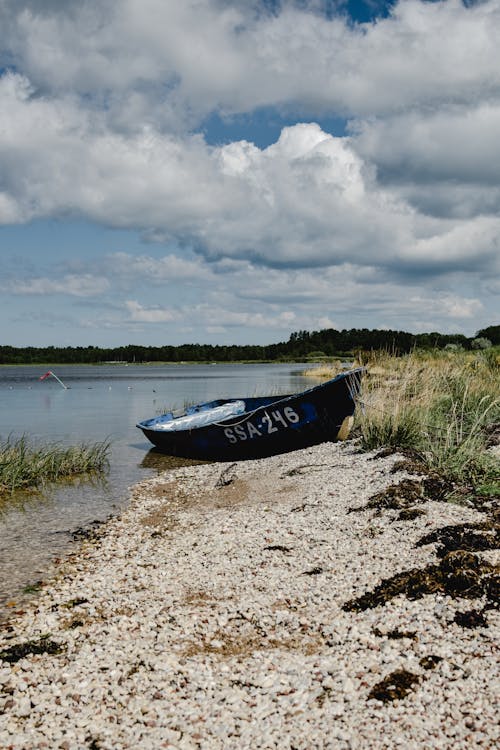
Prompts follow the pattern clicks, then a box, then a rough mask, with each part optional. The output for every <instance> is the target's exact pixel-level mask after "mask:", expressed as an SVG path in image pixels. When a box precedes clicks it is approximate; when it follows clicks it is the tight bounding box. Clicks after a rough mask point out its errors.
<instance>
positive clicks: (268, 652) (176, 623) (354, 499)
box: [0, 441, 500, 750]
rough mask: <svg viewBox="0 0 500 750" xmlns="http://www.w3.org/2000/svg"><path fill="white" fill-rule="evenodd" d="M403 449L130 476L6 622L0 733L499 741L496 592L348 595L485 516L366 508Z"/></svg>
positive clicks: (69, 745)
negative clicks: (91, 532)
mask: <svg viewBox="0 0 500 750" xmlns="http://www.w3.org/2000/svg"><path fill="white" fill-rule="evenodd" d="M400 458H401V457H398V456H397V455H392V456H386V457H382V458H380V457H376V456H375V454H374V453H359V452H358V451H357V450H356V444H355V442H353V441H349V442H346V443H325V444H323V445H320V446H316V447H313V448H310V449H305V450H301V451H295V452H293V453H289V454H285V455H281V456H274V457H271V458H266V459H260V460H256V461H248V462H239V463H235V464H223V463H213V464H205V465H191V466H185V467H182V468H178V469H176V470H174V471H171V472H168V473H165V474H162V475H159V476H158V477H155V478H153V479H149V480H147V481H145V482H142V483H140V484H138V485H136V486H135V487H133V488H132V490H131V500H130V505H129V507H128V508H127V509H126V510H125V511H124V512H123V513H122V514H121V515H120V516H119V517H116V518H112V519H111V520H110V521H108V522H107V523H106V524H105V525H104V526H103V527H101V528H100V529H99V531H98V533H97V534H96V536H95V538H93V537H92V536H91V537H90V538H89V539H87V540H86V541H84V542H83V543H82V545H81V547H79V548H78V550H77V551H76V552H75V553H74V554H72V555H71V556H70V557H68V559H66V560H64V561H62V562H61V563H60V564H59V566H58V568H57V570H56V572H55V574H54V576H53V578H51V580H49V581H47V582H45V584H44V586H43V587H42V590H41V591H40V593H39V594H37V596H36V597H34V598H33V599H31V600H30V601H29V602H28V603H27V605H26V606H25V607H24V609H23V611H17V612H15V613H13V614H12V616H11V617H10V618H9V620H8V621H6V622H3V623H0V748H1V749H2V750H7V749H9V750H28V749H29V750H31V749H32V748H33V749H35V748H37V749H38V748H40V749H41V748H48V749H49V750H53V749H55V748H60V749H61V750H80V749H82V750H83V749H84V748H91V749H92V750H96V749H98V748H102V749H103V750H104V749H105V750H122V749H123V750H125V749H128V748H135V749H141V750H149V749H150V748H151V749H154V750H156V748H179V750H183V749H186V750H188V749H191V748H193V749H195V748H201V749H204V748H207V749H211V748H214V750H215V749H219V748H220V749H224V750H226V749H227V750H230V749H233V748H234V749H235V750H236V749H238V750H243V749H247V748H248V749H250V748H251V749H252V750H257V749H262V750H263V749H264V748H265V749H266V750H267V749H274V748H279V749H283V750H314V749H315V748H318V749H326V748H331V749H332V750H337V749H338V750H344V749H347V748H351V749H358V748H359V749H360V750H361V749H363V750H365V749H367V748H376V749H379V748H380V749H382V748H387V749H389V748H415V749H416V748H418V749H419V750H420V749H421V748H454V750H462V749H463V750H466V749H467V750H469V749H470V748H493V747H497V746H498V745H499V743H500V731H499V726H498V716H499V715H500V711H499V696H500V690H499V662H498V634H499V615H498V610H497V609H495V608H493V607H492V608H489V609H487V611H486V610H485V614H484V616H483V619H482V620H481V619H480V620H478V622H476V623H475V626H474V627H470V626H464V625H463V624H458V622H457V614H458V615H460V613H467V612H469V611H470V610H471V608H474V609H475V610H480V609H481V606H482V605H484V601H481V600H477V599H473V600H471V598H461V597H451V596H448V595H446V594H443V593H442V592H439V591H437V592H435V593H427V594H426V595H424V596H421V597H419V598H410V597H409V596H406V595H404V594H399V595H397V596H393V597H391V598H388V600H387V601H385V602H384V603H381V604H378V605H377V606H370V607H367V608H364V609H363V608H356V607H353V606H347V605H348V604H349V603H352V602H353V601H356V598H357V597H361V596H363V595H364V594H366V593H367V592H370V591H373V590H374V589H375V587H377V586H378V585H379V584H380V583H381V582H382V581H384V580H386V579H388V578H390V577H393V576H396V575H397V574H400V573H404V572H406V571H410V570H413V569H416V568H418V569H423V568H425V567H426V566H432V565H434V566H435V565H436V564H438V562H439V561H438V557H437V552H436V544H434V543H428V544H422V545H420V546H417V542H418V541H419V540H420V539H421V538H422V537H424V536H425V535H426V534H429V533H430V532H432V531H434V530H436V529H439V528H442V527H445V526H447V525H450V524H464V523H476V522H481V521H484V518H485V514H484V513H480V512H479V511H477V510H475V509H474V508H472V507H466V506H462V505H457V504H452V503H449V502H438V501H434V500H428V501H426V502H425V503H423V504H422V506H421V511H422V512H421V513H420V514H416V515H415V517H413V518H411V519H409V518H406V519H403V518H402V517H401V515H400V514H399V513H398V511H397V510H391V509H387V510H384V511H380V510H378V509H375V508H367V507H366V505H367V503H368V501H369V499H370V498H371V497H372V496H373V495H374V493H378V492H382V491H383V490H385V489H387V488H388V487H389V486H391V485H394V484H398V483H399V482H402V481H403V480H405V479H407V478H408V477H409V476H410V475H409V474H408V473H407V472H406V471H405V470H400V469H398V468H397V466H398V460H399V459H400ZM395 467H396V470H395ZM478 557H479V558H480V559H481V560H484V561H485V562H487V563H488V564H491V565H493V564H495V563H498V551H497V550H486V551H483V552H480V553H478ZM458 620H460V617H458ZM403 683H404V685H403ZM401 685H403V689H402V690H400V692H399V693H398V694H397V695H396V694H395V693H394V690H393V688H394V687H396V688H397V687H398V686H399V687H401ZM384 686H385V687H386V688H387V690H386V691H385V693H384V690H383V689H382V688H383V687H384Z"/></svg>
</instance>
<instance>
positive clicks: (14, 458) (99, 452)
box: [0, 437, 110, 500]
mask: <svg viewBox="0 0 500 750" xmlns="http://www.w3.org/2000/svg"><path fill="white" fill-rule="evenodd" d="M109 449H110V444H109V443H108V442H107V441H104V442H99V443H94V444H92V445H88V444H82V445H78V446H70V447H62V446H60V445H58V444H54V443H52V444H48V445H42V446H34V445H31V444H30V443H29V441H28V440H27V438H26V437H21V438H18V439H17V440H14V439H11V438H7V440H4V441H3V442H0V500H1V499H2V497H5V496H7V495H11V494H12V493H13V492H16V491H18V490H33V489H37V488H39V487H41V486H43V485H44V484H46V483H47V482H55V481H57V480H59V479H69V478H71V477H74V476H80V475H86V474H87V475H91V474H96V473H99V472H102V471H104V470H105V469H106V468H107V466H108V453H109Z"/></svg>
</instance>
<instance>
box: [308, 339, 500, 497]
mask: <svg viewBox="0 0 500 750" xmlns="http://www.w3.org/2000/svg"><path fill="white" fill-rule="evenodd" d="M358 364H361V365H364V366H366V368H367V375H366V377H365V378H364V381H363V392H362V394H361V398H360V401H361V403H360V408H359V409H358V411H357V415H356V423H355V427H354V435H357V436H358V438H359V439H360V443H361V447H362V448H363V449H365V450H373V449H376V448H385V449H392V450H394V451H396V450H399V451H403V452H404V451H406V452H408V453H410V454H411V455H412V456H413V457H414V458H415V459H416V460H417V461H418V462H419V464H420V466H421V468H422V469H423V470H424V471H428V472H433V473H435V474H437V475H439V476H440V477H442V478H443V479H445V480H446V481H447V482H448V485H450V486H454V487H455V488H457V487H461V488H464V487H468V488H469V489H470V491H471V492H473V493H474V494H475V495H476V496H477V495H479V496H483V497H497V496H498V495H499V494H500V482H499V473H500V472H499V460H498V457H495V456H494V455H493V454H492V452H491V451H489V450H487V448H488V446H489V444H493V443H495V442H497V443H498V432H499V431H500V396H499V388H498V383H499V376H500V347H498V346H497V347H489V348H488V349H475V350H471V351H469V352H465V351H461V352H460V351H458V352H457V351H455V350H448V349H447V350H444V351H441V352H437V351H433V352H425V351H419V350H415V351H413V352H411V353H410V354H407V355H404V356H402V357H397V356H394V355H390V354H387V353H386V352H381V351H379V352H366V351H365V352H360V353H358ZM338 372H339V368H338V363H333V364H332V365H331V366H329V367H328V366H326V365H321V366H318V367H314V368H311V369H310V370H306V371H305V372H304V373H303V374H304V375H306V376H307V375H308V376H312V377H318V378H323V379H326V378H331V377H334V376H335V375H337V374H338ZM495 435H496V436H497V437H496V438H495Z"/></svg>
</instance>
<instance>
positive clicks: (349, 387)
mask: <svg viewBox="0 0 500 750" xmlns="http://www.w3.org/2000/svg"><path fill="white" fill-rule="evenodd" d="M362 374H363V368H358V369H355V370H349V371H348V372H345V373H341V374H340V375H338V376H337V377H336V378H333V379H332V380H328V381H327V382H325V383H321V385H317V386H315V387H314V388H309V389H308V390H306V391H303V392H302V393H296V394H292V395H288V396H262V397H257V398H255V397H253V398H242V399H218V400H215V401H208V402H207V403H204V404H198V405H196V406H192V407H190V408H189V409H187V410H186V412H185V414H183V415H181V416H178V417H174V415H173V414H172V412H169V413H168V414H162V415H161V416H157V417H153V418H152V419H146V420H145V421H143V422H139V424H138V425H137V427H139V429H141V430H142V431H143V433H144V435H145V436H146V437H147V438H148V440H150V441H151V442H152V443H153V445H154V446H156V448H157V449H158V450H160V451H161V452H162V453H166V454H167V455H170V456H182V457H185V458H196V459H201V460H204V459H206V460H211V461H241V460H245V459H250V458H263V457H264V456H273V455H275V454H278V453H287V452H288V451H293V450H297V449H298V448H307V447H308V446H310V445H316V444H318V443H324V442H326V441H330V440H343V439H345V438H346V437H347V434H348V432H349V429H350V425H351V423H352V417H353V414H354V409H355V406H356V403H355V400H356V396H357V395H358V393H359V390H360V385H361V377H362Z"/></svg>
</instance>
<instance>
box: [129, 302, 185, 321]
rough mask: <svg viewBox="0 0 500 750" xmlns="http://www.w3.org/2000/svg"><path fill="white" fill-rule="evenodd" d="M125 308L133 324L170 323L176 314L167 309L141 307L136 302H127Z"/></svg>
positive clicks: (175, 318)
mask: <svg viewBox="0 0 500 750" xmlns="http://www.w3.org/2000/svg"><path fill="white" fill-rule="evenodd" d="M125 307H126V309H127V311H128V314H129V316H130V320H131V321H133V322H134V323H171V322H172V321H174V320H177V319H178V317H179V316H178V313H177V312H176V311H175V310H172V309H170V308H167V307H160V306H156V307H143V306H142V305H141V304H139V302H137V300H127V301H126V302H125Z"/></svg>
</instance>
